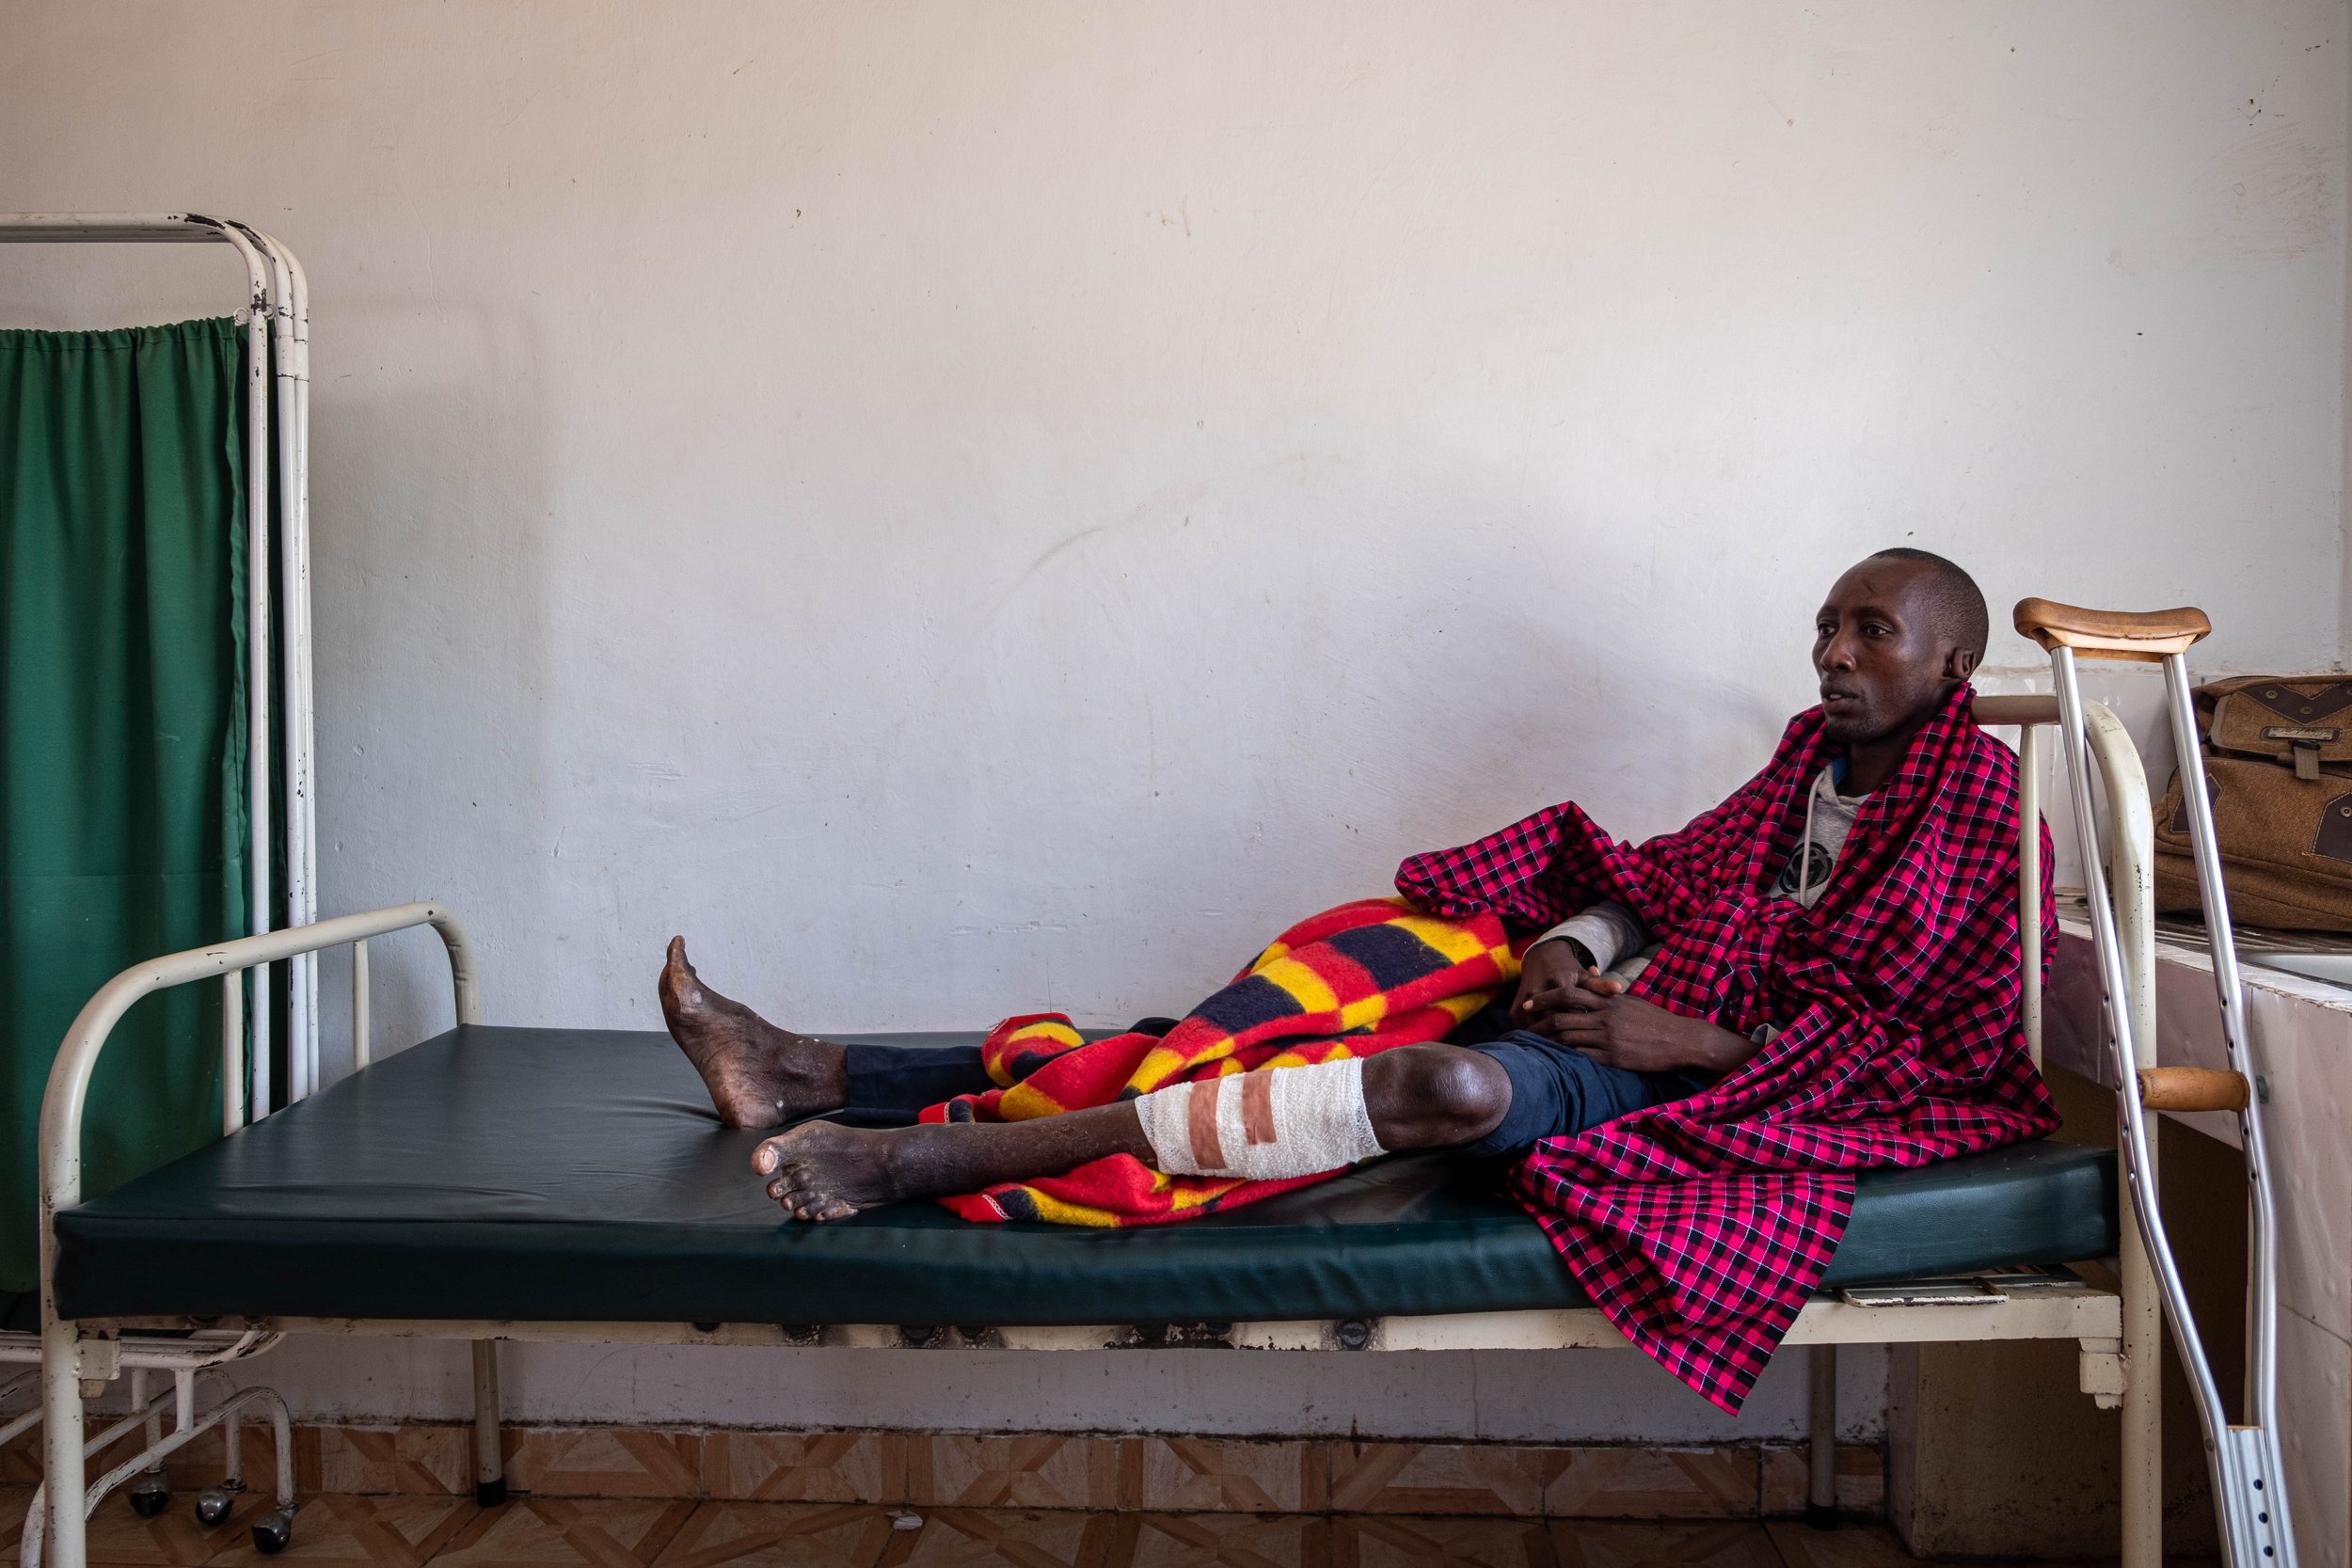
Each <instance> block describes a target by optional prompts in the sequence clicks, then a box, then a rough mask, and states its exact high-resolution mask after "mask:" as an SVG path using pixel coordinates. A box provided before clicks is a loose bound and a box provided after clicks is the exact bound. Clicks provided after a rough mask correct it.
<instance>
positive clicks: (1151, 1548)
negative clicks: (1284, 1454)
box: [1134, 1513, 1333, 1568]
mask: <svg viewBox="0 0 2352 1568" xmlns="http://www.w3.org/2000/svg"><path fill="white" fill-rule="evenodd" d="M1135 1518H1136V1524H1137V1526H1138V1528H1137V1530H1136V1544H1135V1560H1134V1563H1135V1568H1212V1565H1214V1568H1331V1564H1332V1562H1333V1552H1332V1541H1333V1526H1332V1521H1331V1520H1330V1519H1328V1518H1326V1517H1323V1516H1321V1515H1317V1514H1311V1513H1305V1514H1302V1513H1255V1514H1253V1513H1143V1514H1137V1515H1135Z"/></svg>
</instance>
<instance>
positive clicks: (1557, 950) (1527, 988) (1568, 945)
mask: <svg viewBox="0 0 2352 1568" xmlns="http://www.w3.org/2000/svg"><path fill="white" fill-rule="evenodd" d="M1603 977H1604V976H1601V974H1600V972H1599V971H1598V970H1595V969H1589V968H1587V967H1586V966H1585V963H1584V955H1583V954H1581V952H1579V951H1578V950H1577V945H1576V943H1574V942H1570V941H1568V940H1566V939H1565V938H1564V937H1554V938H1553V939H1552V940H1551V941H1549V942H1537V943H1536V944H1535V945H1534V946H1533V947H1531V948H1529V949H1528V950H1527V957H1526V958H1524V959H1522V960H1521V962H1520V966H1519V993H1518V996H1517V997H1515V998H1514V999H1513V1000H1512V1003H1511V1026H1512V1027H1513V1028H1515V1029H1534V1028H1535V1027H1536V1026H1537V1025H1538V1024H1539V1023H1540V1022H1541V1021H1542V1020H1543V1019H1544V1018H1545V1017H1546V1016H1547V1015H1549V1013H1551V1012H1552V1010H1553V1009H1554V1008H1556V1007H1557V1006H1559V1005H1560V998H1561V997H1563V996H1565V994H1566V993H1567V992H1569V991H1572V990H1576V989H1577V988H1578V987H1579V986H1581V985H1584V984H1586V983H1588V982H1590V981H1591V980H1594V979H1596V978H1603ZM1609 983H1610V984H1612V985H1616V984H1617V983H1616V982H1615V981H1613V980H1612V981H1610V982H1609ZM1617 989H1618V990H1624V989H1625V988H1624V987H1623V986H1617Z"/></svg>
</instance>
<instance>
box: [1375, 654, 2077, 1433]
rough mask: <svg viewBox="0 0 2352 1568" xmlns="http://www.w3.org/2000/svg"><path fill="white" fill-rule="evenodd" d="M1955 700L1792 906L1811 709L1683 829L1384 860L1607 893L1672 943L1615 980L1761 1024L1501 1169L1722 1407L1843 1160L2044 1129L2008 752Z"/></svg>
mask: <svg viewBox="0 0 2352 1568" xmlns="http://www.w3.org/2000/svg"><path fill="white" fill-rule="evenodd" d="M1971 701H1972V697H1971V693H1970V692H1969V690H1968V689H1967V688H1965V687H1963V688H1962V689H1961V690H1959V691H1958V692H1956V693H1954V694H1953V696H1952V698H1951V700H1950V701H1949V702H1948V703H1947V705H1946V706H1945V707H1944V708H1943V709H1942V710H1941V711H1940V712H1939V713H1938V714H1937V716H1936V717H1935V718H1934V719H1933V720H1931V721H1929V723H1928V724H1927V725H1926V727H1924V728H1923V729H1921V730H1920V732H1919V734H1918V736H1916V737H1915V739H1914V741H1913V743H1912V747H1911V751H1910V752H1909V754H1908V755H1907V756H1906V757H1905V758H1904V760H1903V763H1902V765H1901V767H1900V768H1899V769H1898V770H1897V772H1896V774H1895V776H1894V777H1893V778H1892V779H1891V780H1889V781H1888V782H1887V783H1886V784H1884V785H1883V786H1882V787H1881V788H1880V789H1879V790H1878V791H1877V792H1876V793H1874V794H1872V795H1871V796H1870V798H1869V800H1867V802H1866V803H1865V805H1864V806H1863V808H1862V813H1861V815H1860V816H1859V817H1857V818H1856V820H1855V822H1854V828H1853V833H1852V836H1851V838H1849V839H1848V840H1847V841H1846V847H1845V850H1844V853H1843V854H1842V855H1841V856H1840V857H1839V859H1838V863H1837V869H1836V875H1835V876H1834V877H1833V879H1831V881H1830V884H1829V888H1828V891H1827V892H1826V894H1824V895H1823V896H1822V898H1821V900H1820V903H1819V904H1817V905H1816V906H1815V907H1814V908H1813V909H1811V910H1805V909H1803V908H1801V907H1800V906H1798V905H1797V904H1795V903H1793V902H1790V901H1788V900H1787V899H1775V898H1771V897H1769V896H1767V890H1768V887H1769V884H1770V880H1771V876H1772V871H1773V870H1774V869H1775V868H1777V866H1778V865H1779V863H1781V862H1782V861H1783V860H1785V859H1786V858H1787V857H1788V854H1789V853H1790V851H1791V850H1792V848H1793V847H1794V846H1795V844H1796V841H1797V837H1798V834H1799V833H1800V832H1801V831H1802V829H1803V823H1804V796H1805V791H1806V789H1807V787H1808V786H1809V785H1810V784H1811V783H1812V781H1813V778H1814V776H1815V775H1816V774H1817V773H1818V772H1819V771H1820V768H1822V767H1823V766H1824V765H1825V764H1826V763H1827V761H1828V760H1829V758H1830V756H1831V755H1832V753H1833V752H1835V751H1836V748H1835V747H1834V746H1833V745H1831V744H1830V743H1829V742H1828V741H1827V740H1826V739H1825V738H1824V737H1823V736H1822V733H1821V714H1820V709H1818V708H1816V709H1812V710H1810V711H1808V712H1805V713H1803V714H1800V715H1799V716H1798V717H1797V718H1795V719H1794V720H1791V721H1789V724H1788V731H1787V733H1786V734H1785V735H1784V736H1782V737H1781V743H1780V749H1779V751H1778V752H1775V753H1774V754H1773V757H1772V762H1771V763H1770V764H1769V765H1767V766H1766V768H1764V770H1763V771H1762V772H1760V773H1758V774H1757V775H1756V777H1755V778H1753V779H1751V780H1749V781H1748V783H1747V784H1744V785H1742V786H1741V787H1740V790H1739V791H1738V792H1737V793H1735V794H1734V795H1732V797H1731V798H1730V799H1729V800H1725V801H1724V803H1723V804H1722V805H1720V806H1717V807H1716V808H1715V809H1713V810H1712V811H1709V812H1708V813H1706V814H1705V815H1704V816H1700V817H1699V818H1698V819H1697V820H1696V821H1694V822H1692V824H1691V825H1690V826H1689V827H1687V828H1685V829H1683V830H1682V831H1681V832H1676V833H1669V834H1666V835H1665V836H1664V837H1661V838H1656V839H1652V840H1650V841H1649V842H1648V843H1646V844H1644V845H1640V846H1638V847H1636V846H1631V845H1625V844H1619V843H1617V842H1615V841H1614V840H1613V839H1611V838H1610V837H1609V836H1608V835H1607V834H1606V833H1604V832H1601V831H1600V830H1599V829H1598V828H1597V827H1595V826H1594V825H1593V822H1592V820H1591V819H1590V818H1588V817H1587V816H1585V815H1584V814H1583V812H1581V810H1579V809H1578V808H1577V807H1576V806H1575V805H1573V804H1565V805H1558V806H1553V807H1550V808H1549V809H1548V810H1545V811H1541V812H1538V813H1536V814H1535V815H1534V816H1531V817H1528V818H1527V819H1526V820H1525V821H1522V822H1519V823H1517V824H1515V825H1514V826H1512V827H1508V828H1505V829H1503V830H1502V832H1498V833H1495V834H1493V835H1491V836H1489V837H1486V838H1483V839H1480V840H1479V841H1478V842H1476V843H1474V844H1468V845H1464V846H1462V847H1460V848H1455V849H1445V850H1438V851H1436V852H1433V853H1430V854H1425V855H1417V856H1415V857H1414V858H1413V859H1411V860H1408V861H1406V863H1405V864H1404V865H1403V867H1402V868H1400V870H1399V871H1398V873H1397V883H1396V885H1397V889H1398V891H1399V892H1401V893H1403V894H1405V895H1406V896H1407V897H1409V898H1410V899H1412V900H1413V901H1414V903H1416V904H1417V905H1419V906H1420V907H1422V909H1425V910H1427V911H1430V912H1432V913H1434V914H1443V915H1450V916H1461V915H1467V914H1470V913H1474V912H1481V911H1486V912H1493V913H1497V914H1501V915H1502V916H1503V917H1504V918H1505V919H1506V920H1507V921H1509V922H1511V923H1512V924H1513V925H1514V926H1516V927H1524V928H1535V927H1547V926H1549V925H1551V924H1553V923H1554V922H1557V921H1559V920H1562V919H1565V918H1566V917H1567V916H1568V915H1569V914H1571V913H1573V912H1575V911H1578V910H1580V909H1582V908H1584V907H1585V906H1586V905H1588V904H1591V903H1593V902H1594V901H1595V900H1597V899H1600V898H1614V899H1617V900H1619V901H1620V902H1622V903H1624V904H1626V905H1628V906H1629V907H1630V908H1632V909H1633V910H1635V911H1638V912H1639V913H1640V915H1641V917H1642V919H1643V921H1644V922H1645V924H1646V925H1647V926H1648V927H1649V929H1650V931H1651V933H1652V934H1653V936H1654V937H1655V938H1657V939H1658V940H1661V941H1663V942H1664V943H1665V950H1664V951H1663V952H1662V953H1661V954H1660V955H1659V957H1658V958H1657V960H1656V961H1655V962H1653V963H1652V964H1651V965H1650V967H1649V969H1648V970H1647V971H1646V972H1645V974H1643V975H1642V977H1641V979H1640V980H1639V981H1637V982H1636V983H1635V984H1634V986H1633V988H1632V991H1631V994H1632V995H1634V996H1637V997H1641V998H1643V999H1645V1000H1646V1001H1649V1002H1653V1003H1656V1004H1657V1005H1658V1006H1661V1007H1666V1008H1670V1009H1672V1010H1673V1011H1675V1012H1678V1013H1682V1014H1685V1015H1687V1016H1689V1017H1692V1018H1703V1019H1707V1020H1709V1021H1711V1022H1715V1023H1718V1024H1720V1025H1722V1026H1723V1027H1724V1028H1726V1029H1731V1030H1735V1031H1737V1032H1739V1033H1740V1034H1749V1033H1752V1032H1753V1031H1754V1030H1755V1029H1756V1026H1757V1025H1759V1024H1764V1023H1771V1024H1773V1025H1776V1026H1777V1027H1778V1028H1779V1030H1780V1033H1779V1034H1777V1035H1776V1036H1774V1037H1773V1038H1772V1043H1771V1044H1769V1045H1767V1046H1766V1047H1765V1048H1764V1049H1763V1050H1762V1051H1760V1052H1759V1053H1757V1054H1756V1056H1755V1057H1754V1058H1752V1059H1751V1060H1750V1061H1749V1062H1748V1063H1747V1064H1746V1065H1745V1066H1744V1067H1742V1068H1740V1069H1739V1070H1737V1071H1735V1072H1733V1073H1731V1074H1730V1075H1729V1076H1727V1077H1726V1078H1724V1080H1723V1082H1721V1083H1720V1084H1718V1085H1715V1086H1714V1087H1713V1088H1712V1089H1710V1090H1708V1092H1706V1093H1704V1094H1701V1095H1699V1096H1697V1097H1696V1098H1694V1099H1691V1100H1686V1101H1677V1102H1676V1103H1673V1104H1669V1105H1661V1106H1658V1107H1655V1108H1653V1109H1650V1110H1646V1111H1639V1112H1636V1113H1634V1114H1633V1115H1631V1116H1629V1117H1622V1118H1620V1119H1618V1120H1616V1121H1613V1122H1609V1123H1607V1124H1605V1125H1603V1126H1601V1127H1598V1128H1596V1129H1594V1130H1593V1131H1591V1132H1585V1133H1582V1134H1580V1135H1578V1136H1575V1137H1565V1138H1552V1139H1548V1140H1546V1141H1545V1142H1543V1143H1541V1144H1538V1145H1537V1146H1536V1148H1535V1149H1534V1152H1533V1153H1532V1154H1530V1155H1529V1156H1528V1158H1527V1159H1526V1161H1525V1162H1524V1163H1523V1164H1521V1165H1520V1166H1519V1167H1518V1170H1517V1172H1515V1174H1514V1185H1515V1188H1516V1190H1517V1191H1518V1196H1519V1198H1520V1201H1521V1202H1523V1203H1525V1204H1526V1205H1527V1207H1528V1208H1529V1210H1530V1211H1531V1212H1533V1213H1534V1215H1535V1217H1536V1219H1537V1220H1538V1221H1539V1222H1541V1224H1542V1225H1543V1227H1544V1229H1545V1231H1546V1232H1547V1233H1548V1234H1549V1236H1550V1238H1551V1241H1552V1244H1553V1245H1554V1246H1556V1247H1558V1248H1559V1250H1560V1253H1561V1256H1562V1257H1563V1258H1564V1259H1565V1260H1566V1261H1567V1264H1568V1266H1569V1267H1570V1268H1571V1269H1572V1270H1573V1271H1574V1272H1575V1274H1576V1275H1577V1278H1578V1279H1579V1280H1580V1281H1581V1283H1582V1284H1583V1286H1584V1288H1585V1289H1586V1291H1588V1292H1589V1293H1590V1294H1591V1295H1592V1297H1593V1299H1594V1301H1595V1303H1596V1304H1597V1305H1598V1306H1599V1307H1600V1308H1601V1310H1602V1311H1603V1312H1604V1313H1606V1314H1607V1315H1608V1317H1609V1320H1610V1322H1611V1323H1614V1324H1615V1325H1616V1326H1617V1327H1618V1328H1619V1329H1620V1330H1622V1331H1623V1332H1624V1333H1625V1335H1626V1336H1627V1338H1630V1339H1631V1340H1632V1341H1633V1342H1634V1343H1635V1344H1637V1345H1639V1346H1640V1347H1641V1348H1642V1349H1643V1350H1645V1351H1646V1352H1647V1353H1648V1354H1650V1355H1651V1356H1652V1357H1654V1358H1655V1359H1656V1360H1657V1361H1658V1363H1659V1364H1660V1365H1661V1366H1662V1367H1664V1368H1665V1369H1666V1370H1668V1371H1670V1372H1672V1373H1674V1375H1675V1376H1677V1377H1678V1378H1680V1379H1681V1380H1682V1381H1683V1382H1684V1383H1686V1384H1688V1385H1690V1386H1692V1388H1694V1389H1696V1390H1698V1392H1700V1393H1701V1394H1704V1395H1705V1396H1706V1397H1707V1398H1708V1399H1709V1400H1711V1401H1712V1402H1715V1403H1716V1404H1717V1405H1719V1406H1721V1407H1722V1408H1723V1409H1724V1410H1726V1411H1732V1412H1737V1411H1738V1410H1739V1408H1740V1403H1741V1402H1743V1401H1744V1400H1745V1399H1746V1398H1747V1394H1748V1391H1749V1389H1750V1388H1752V1387H1753V1386H1755V1383H1756V1378H1757V1376H1758V1375H1759V1374H1761V1373H1762V1371H1763V1370H1764V1365H1765V1363H1766V1361H1767V1360H1769V1359H1770V1358H1771V1355H1772V1351H1773V1349H1774V1347H1775V1346H1777V1345H1778V1344H1779V1343H1780V1340H1781V1337H1782V1336H1783V1335H1785V1334H1786V1333H1787V1332H1788V1325H1789V1324H1790V1323H1792V1322H1794V1321H1795V1319H1796V1316H1797V1313H1798V1310H1799V1309H1800V1308H1801V1307H1803V1306H1804V1302H1805V1298H1806V1296H1807V1295H1808V1294H1809V1293H1810V1292H1811V1291H1812V1290H1813V1288H1814V1287H1815V1286H1816V1285H1817V1284H1818V1283H1819V1282H1820V1278H1821V1275H1822V1274H1823V1273H1824V1271H1826V1270H1827V1269H1828V1267H1829V1262H1830V1258H1831V1256H1832V1254H1834V1253H1835V1252H1836V1249H1837V1243H1838V1241H1839V1240H1840V1238H1842V1237H1843V1236H1844V1234H1845V1229H1846V1221H1847V1218H1848V1215H1849V1214H1850V1213H1851V1209H1852V1205H1853V1192H1854V1183H1853V1172H1855V1171H1857V1170H1861V1169H1865V1168H1867V1167H1869V1166H1873V1165H1916V1164H1925V1163H1927V1162H1928V1161H1931V1160H1942V1159H1948V1158H1950V1157H1951V1156H1954V1155H1958V1154H1967V1153H1973V1152H1976V1151H1977V1150H1979V1149H1985V1148H1994V1147H1996V1146H1998V1145H2001V1144H2006V1143H2013V1142H2015V1141H2017V1140H2019V1139H2023V1138H2031V1137H2038V1136H2041V1135H2043V1134H2045V1133H2048V1132H2052V1131H2053V1130H2055V1129H2056V1128H2057V1126H2058V1115H2057V1112H2056V1110H2055V1108H2054V1107H2053V1106H2052V1104H2051V1101H2050V1098H2049V1095H2048V1094H2047V1093H2046V1092H2045V1091H2044V1089H2043V1088H2042V1080H2041V1077H2040V1075H2039V1074H2038V1073H2036V1072H2035V1071H2034V1069H2033V1064H2032V1061H2031V1059H2030V1058H2029V1057H2028V1056H2027V1054H2026V1047H2025V1041H2024V1037H2023V1036H2022V1035H2021V1033H2020V1032H2019V1006H2020V1002H2021V999H2022V995H2023V989H2022V973H2023V968H2022V958H2021V956H2020V948H2019V944H2018V927H2017V876H2018V855H2017V807H2018V801H2017V767H2016V758H2015V756H2014V755H2013V754H2012V753H2011V752H2010V750H2009V749H2008V748H2007V747H2006V746H2004V745H2002V744H2001V743H2000V742H1999V741H1997V740H1994V738H1993V737H1992V736H1988V735H1986V734H1985V733H1984V732H1983V731H1982V730H1980V729H1979V728H1978V727H1977V724H1976V721H1975V719H1974V718H1973V716H1972V711H1971V706H1970V704H1971ZM2047 840H2048V834H2047V831H2046V829H2045V830H2044V832H2043V841H2044V846H2045V847H2044V850H2043V855H2042V864H2043V865H2044V866H2045V867H2046V866H2048V865H2049V864H2050V863H2051V862H2050V856H2049V853H2048V849H2047V847H2046V846H2047ZM2042 880H2043V886H2042V937H2043V941H2042V952H2043V953H2044V954H2045V955H2046V954H2048V953H2051V952H2053V951H2055V950H2056V947H2057V915H2056V912H2055V909H2054V907H2053V905H2052V902H2051V897H2050V889H2049V879H2048V877H2047V875H2046V874H2045V875H2044V877H2043V879H2042Z"/></svg>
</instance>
